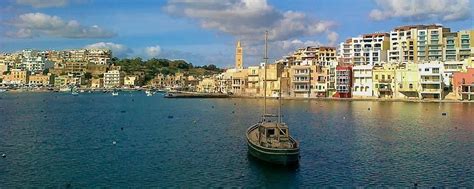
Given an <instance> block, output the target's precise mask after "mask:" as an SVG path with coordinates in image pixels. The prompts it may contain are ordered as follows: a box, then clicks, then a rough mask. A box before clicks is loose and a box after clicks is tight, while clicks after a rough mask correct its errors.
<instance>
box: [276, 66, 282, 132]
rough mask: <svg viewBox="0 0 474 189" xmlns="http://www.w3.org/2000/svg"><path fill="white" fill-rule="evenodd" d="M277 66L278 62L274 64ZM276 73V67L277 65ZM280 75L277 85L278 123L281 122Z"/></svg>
mask: <svg viewBox="0 0 474 189" xmlns="http://www.w3.org/2000/svg"><path fill="white" fill-rule="evenodd" d="M276 66H278V64H276ZM277 75H278V67H277ZM281 78H282V77H281V75H280V80H279V81H278V85H279V88H280V90H278V123H281Z"/></svg>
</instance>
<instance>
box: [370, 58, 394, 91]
mask: <svg viewBox="0 0 474 189" xmlns="http://www.w3.org/2000/svg"><path fill="white" fill-rule="evenodd" d="M396 68H397V65H396V64H384V65H383V66H375V67H374V68H373V71H372V82H373V87H372V88H373V91H374V96H376V97H379V98H392V97H393V95H394V92H395V70H396Z"/></svg>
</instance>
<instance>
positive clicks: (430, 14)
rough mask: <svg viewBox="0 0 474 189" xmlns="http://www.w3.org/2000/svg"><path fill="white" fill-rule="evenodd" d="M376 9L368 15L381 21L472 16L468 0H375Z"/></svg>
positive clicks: (453, 19) (463, 18) (457, 18)
mask: <svg viewBox="0 0 474 189" xmlns="http://www.w3.org/2000/svg"><path fill="white" fill-rule="evenodd" d="M375 2H376V5H377V6H378V8H377V9H373V10H372V11H371V12H370V14H369V17H370V18H371V19H373V20H377V21H381V20H387V19H392V18H402V19H403V20H407V21H408V20H414V21H421V20H427V19H435V20H440V21H458V20H466V19H469V18H470V17H471V16H472V11H473V10H472V7H473V6H472V4H471V2H470V0H375Z"/></svg>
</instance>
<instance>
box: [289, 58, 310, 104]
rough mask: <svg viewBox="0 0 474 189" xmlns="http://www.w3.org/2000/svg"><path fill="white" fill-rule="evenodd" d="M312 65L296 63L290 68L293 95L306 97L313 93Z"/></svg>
mask: <svg viewBox="0 0 474 189" xmlns="http://www.w3.org/2000/svg"><path fill="white" fill-rule="evenodd" d="M311 67H312V66H311V65H310V64H302V65H295V66H292V67H291V68H290V79H291V83H290V85H291V86H290V87H291V90H292V93H291V96H292V97H305V98H308V97H310V95H311V74H310V73H311Z"/></svg>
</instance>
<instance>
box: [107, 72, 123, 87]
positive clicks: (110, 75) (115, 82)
mask: <svg viewBox="0 0 474 189" xmlns="http://www.w3.org/2000/svg"><path fill="white" fill-rule="evenodd" d="M120 86H121V77H120V71H118V70H110V71H108V72H106V73H104V87H105V88H116V87H120Z"/></svg>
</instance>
